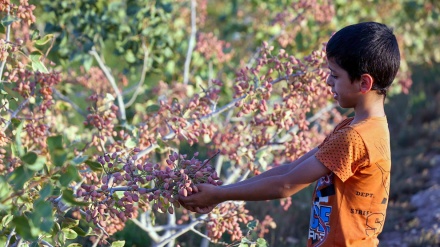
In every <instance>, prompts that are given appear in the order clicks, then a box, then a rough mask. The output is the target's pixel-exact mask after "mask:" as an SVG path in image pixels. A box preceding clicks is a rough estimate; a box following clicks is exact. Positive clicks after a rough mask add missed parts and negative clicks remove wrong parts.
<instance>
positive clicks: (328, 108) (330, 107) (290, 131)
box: [278, 103, 336, 143]
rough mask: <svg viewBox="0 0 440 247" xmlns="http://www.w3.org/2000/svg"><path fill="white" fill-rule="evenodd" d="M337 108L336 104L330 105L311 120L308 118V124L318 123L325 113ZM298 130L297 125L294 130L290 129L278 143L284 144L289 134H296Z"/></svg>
mask: <svg viewBox="0 0 440 247" xmlns="http://www.w3.org/2000/svg"><path fill="white" fill-rule="evenodd" d="M335 107H336V104H334V103H331V104H328V105H327V106H326V107H324V108H322V109H321V110H319V111H318V112H317V113H315V115H313V116H311V117H310V118H308V119H307V122H309V123H311V122H314V121H316V120H317V119H318V118H320V117H321V116H322V114H323V113H325V112H329V111H330V110H331V109H333V108H335ZM297 130H298V126H297V125H295V126H293V127H292V128H290V129H289V131H287V133H286V134H285V135H284V136H283V137H281V138H280V139H279V140H278V143H283V142H285V141H287V139H288V138H289V134H290V133H292V132H295V131H297Z"/></svg>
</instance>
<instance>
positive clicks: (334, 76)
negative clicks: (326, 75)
mask: <svg viewBox="0 0 440 247" xmlns="http://www.w3.org/2000/svg"><path fill="white" fill-rule="evenodd" d="M330 76H331V77H333V79H338V77H337V76H336V75H333V74H330Z"/></svg>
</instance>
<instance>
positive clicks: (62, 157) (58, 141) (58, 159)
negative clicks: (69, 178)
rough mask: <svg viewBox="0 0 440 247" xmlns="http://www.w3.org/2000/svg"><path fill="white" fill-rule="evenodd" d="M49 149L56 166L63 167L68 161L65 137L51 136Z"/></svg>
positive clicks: (48, 144) (48, 141) (48, 140)
mask: <svg viewBox="0 0 440 247" xmlns="http://www.w3.org/2000/svg"><path fill="white" fill-rule="evenodd" d="M46 142H47V147H48V149H49V153H50V157H51V160H52V162H53V164H54V165H55V166H62V165H64V163H65V162H66V160H67V152H66V151H64V148H63V136H61V135H58V136H51V137H49V138H47V141H46Z"/></svg>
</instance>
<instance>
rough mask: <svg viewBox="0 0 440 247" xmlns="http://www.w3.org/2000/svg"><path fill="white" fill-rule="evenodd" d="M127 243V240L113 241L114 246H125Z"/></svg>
mask: <svg viewBox="0 0 440 247" xmlns="http://www.w3.org/2000/svg"><path fill="white" fill-rule="evenodd" d="M124 245H125V241H115V242H113V243H112V247H123V246H124Z"/></svg>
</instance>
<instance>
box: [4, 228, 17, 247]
mask: <svg viewBox="0 0 440 247" xmlns="http://www.w3.org/2000/svg"><path fill="white" fill-rule="evenodd" d="M14 235H15V227H14V228H13V229H12V231H11V233H9V235H8V240H6V243H5V247H7V246H9V241H11V238H12V236H14Z"/></svg>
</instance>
